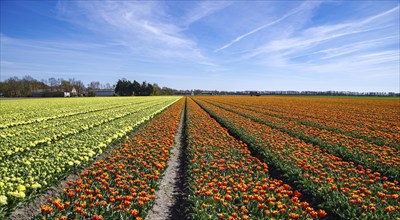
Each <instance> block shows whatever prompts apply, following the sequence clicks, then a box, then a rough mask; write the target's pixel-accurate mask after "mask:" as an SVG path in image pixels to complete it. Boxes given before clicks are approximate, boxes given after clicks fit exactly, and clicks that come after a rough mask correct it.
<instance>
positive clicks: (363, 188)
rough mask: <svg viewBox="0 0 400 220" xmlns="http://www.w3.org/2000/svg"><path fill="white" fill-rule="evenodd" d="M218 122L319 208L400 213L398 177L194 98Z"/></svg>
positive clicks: (354, 213)
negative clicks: (386, 175) (318, 203)
mask: <svg viewBox="0 0 400 220" xmlns="http://www.w3.org/2000/svg"><path fill="white" fill-rule="evenodd" d="M195 100H196V101H197V102H198V103H200V104H201V105H202V106H203V107H204V108H205V109H206V110H207V111H208V112H209V113H210V114H212V115H213V116H214V117H216V118H217V119H218V121H219V122H220V123H222V124H223V125H225V126H226V127H228V128H229V130H230V131H231V132H233V133H235V134H236V135H238V136H239V137H240V138H241V139H242V140H244V141H245V142H246V143H249V144H250V145H251V146H252V147H253V148H254V149H255V150H256V151H258V152H259V153H260V154H262V155H264V156H265V158H266V161H267V162H268V163H271V164H273V165H274V166H275V167H277V169H279V170H280V171H281V172H282V173H283V176H286V177H287V178H288V179H290V180H291V181H295V182H296V183H297V184H298V186H299V187H300V188H301V189H303V190H305V191H307V192H308V193H309V194H310V195H311V196H312V197H313V198H314V199H315V201H320V200H321V201H322V203H321V205H322V207H323V208H324V209H326V210H330V211H332V212H333V213H335V214H336V215H337V216H340V217H342V218H344V219H354V218H361V217H366V218H368V219H391V218H396V217H397V218H399V217H400V206H399V193H400V187H399V182H398V181H393V182H391V181H388V180H387V178H386V177H384V176H382V175H381V174H380V173H378V172H373V171H372V170H370V169H365V168H363V167H362V166H360V165H358V164H357V163H354V162H346V161H343V160H342V159H341V158H339V157H336V156H334V155H332V154H329V153H328V152H327V151H326V150H322V149H320V148H319V147H318V146H313V145H312V144H307V143H305V142H304V141H302V140H300V139H298V138H295V137H291V136H290V135H288V134H287V133H284V132H282V131H280V130H279V129H273V128H271V127H269V126H267V125H265V124H262V123H257V122H255V121H253V120H251V119H249V118H248V117H244V116H241V115H239V114H237V113H233V112H231V111H227V110H224V109H222V108H220V107H216V106H214V105H211V104H209V103H207V102H204V101H202V99H201V98H196V99H195Z"/></svg>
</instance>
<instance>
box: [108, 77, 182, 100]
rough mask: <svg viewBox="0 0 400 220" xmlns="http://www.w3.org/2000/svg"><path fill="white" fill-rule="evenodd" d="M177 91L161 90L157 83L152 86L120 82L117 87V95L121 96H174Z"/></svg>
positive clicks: (136, 82) (143, 83)
mask: <svg viewBox="0 0 400 220" xmlns="http://www.w3.org/2000/svg"><path fill="white" fill-rule="evenodd" d="M175 92H176V90H174V89H170V88H167V87H163V88H160V87H159V86H158V85H157V84H156V83H154V84H150V83H147V82H146V81H144V82H142V83H141V84H140V83H139V82H138V81H136V80H133V82H131V81H129V80H127V79H120V80H118V82H117V84H116V85H115V93H116V94H118V95H119V96H132V95H134V96H158V95H174V94H175Z"/></svg>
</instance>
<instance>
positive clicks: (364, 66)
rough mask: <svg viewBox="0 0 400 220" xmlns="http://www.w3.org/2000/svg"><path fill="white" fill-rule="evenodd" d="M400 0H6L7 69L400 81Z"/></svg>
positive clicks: (366, 87) (248, 83)
mask: <svg viewBox="0 0 400 220" xmlns="http://www.w3.org/2000/svg"><path fill="white" fill-rule="evenodd" d="M399 20H400V12H399V2H398V1H322V2H319V1H287V2H283V1H250V2H247V1H227V2H224V1H213V2H207V1H145V2H142V1H1V33H0V36H1V54H0V55H1V80H5V79H7V78H9V77H11V76H18V77H23V76H24V75H30V76H32V77H34V78H36V79H47V78H50V77H56V78H61V77H62V78H65V79H68V78H76V79H80V80H82V81H84V82H85V83H86V84H87V83H89V82H90V81H94V80H98V81H100V82H102V83H107V82H109V83H111V84H113V83H115V82H116V81H117V80H118V79H120V78H123V77H124V78H127V79H130V80H138V81H144V80H146V81H148V82H152V83H154V82H156V83H158V84H159V85H161V86H167V87H171V88H176V89H210V90H213V89H217V90H230V91H236V90H299V91H304V90H314V91H327V90H340V91H383V92H391V91H392V92H399V91H400V88H399V87H400V73H399V72H400V70H399V68H400V67H399V65H400V64H399V63H400V57H399V56H400V55H399V44H400V43H399V41H400V38H399V34H400V33H399V32H400V30H399V29H400V28H399V26H400V24H399Z"/></svg>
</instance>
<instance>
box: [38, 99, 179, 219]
mask: <svg viewBox="0 0 400 220" xmlns="http://www.w3.org/2000/svg"><path fill="white" fill-rule="evenodd" d="M183 104H184V99H181V100H180V101H178V102H177V103H175V104H174V105H172V106H171V107H169V108H168V109H166V110H165V111H164V112H162V113H160V114H159V115H157V116H155V117H154V119H153V120H151V121H150V122H149V123H148V124H146V125H145V126H144V127H142V128H141V129H140V131H139V132H138V133H137V134H135V135H134V137H133V138H131V139H126V140H125V142H123V143H122V144H120V145H119V147H117V149H115V150H113V151H112V152H111V153H110V154H109V155H108V156H107V157H106V158H104V159H102V160H99V161H96V162H95V163H94V164H93V165H92V166H91V167H90V168H89V169H87V170H86V171H84V172H83V173H81V174H80V179H78V180H76V181H68V182H67V184H68V186H67V187H66V188H65V189H64V192H63V193H62V195H61V196H60V197H58V198H49V199H48V203H47V204H45V205H43V206H42V207H41V214H40V215H38V216H36V219H142V218H143V217H144V216H145V215H146V213H147V211H148V210H149V209H150V208H151V207H152V204H153V200H154V199H155V195H154V193H155V190H156V189H157V185H158V182H159V178H160V177H161V175H162V173H163V172H164V170H165V167H166V164H167V162H168V159H169V151H170V149H171V148H172V147H173V144H174V134H175V132H176V130H177V128H178V124H179V119H180V116H181V112H182V107H183Z"/></svg>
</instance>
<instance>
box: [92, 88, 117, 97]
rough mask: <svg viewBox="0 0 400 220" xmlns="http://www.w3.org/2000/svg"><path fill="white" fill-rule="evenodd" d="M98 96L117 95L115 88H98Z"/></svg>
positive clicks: (96, 91)
mask: <svg viewBox="0 0 400 220" xmlns="http://www.w3.org/2000/svg"><path fill="white" fill-rule="evenodd" d="M94 92H95V93H96V96H115V91H114V89H96V90H95V91H94Z"/></svg>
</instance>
